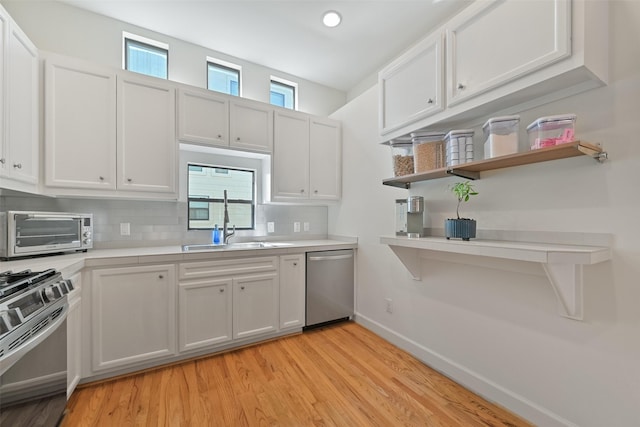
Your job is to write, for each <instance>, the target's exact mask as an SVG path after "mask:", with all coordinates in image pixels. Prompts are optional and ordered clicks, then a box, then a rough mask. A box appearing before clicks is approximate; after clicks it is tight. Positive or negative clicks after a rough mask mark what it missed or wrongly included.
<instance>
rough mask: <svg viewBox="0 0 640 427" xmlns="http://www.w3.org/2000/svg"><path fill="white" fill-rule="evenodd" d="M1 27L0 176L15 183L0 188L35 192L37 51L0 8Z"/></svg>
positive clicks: (36, 180)
mask: <svg viewBox="0 0 640 427" xmlns="http://www.w3.org/2000/svg"><path fill="white" fill-rule="evenodd" d="M0 25H1V26H2V28H1V30H2V36H1V38H2V40H1V43H0V45H1V49H2V51H1V52H0V57H1V61H2V64H1V65H2V67H1V69H0V78H1V80H2V81H1V84H0V86H1V87H2V89H0V90H1V91H2V93H1V94H2V98H1V99H0V104H2V106H1V107H0V108H1V112H2V116H1V117H0V123H1V124H0V129H1V135H0V138H1V140H0V176H4V177H6V178H9V179H10V180H11V181H13V182H14V183H15V185H14V184H12V183H10V182H9V181H7V180H4V179H3V187H8V188H12V189H16V190H24V191H37V184H38V181H39V180H38V177H39V164H38V158H39V156H38V147H39V144H38V138H39V136H38V122H39V118H38V111H39V108H38V106H39V104H38V51H37V49H36V47H35V46H34V44H33V43H32V42H31V41H30V40H29V38H28V37H27V36H26V35H25V34H24V32H22V30H21V29H20V28H19V27H18V25H17V24H16V23H15V22H14V21H13V20H12V19H11V17H10V16H9V14H8V13H7V12H6V11H5V10H4V9H3V8H2V7H0ZM5 183H7V184H6V185H5Z"/></svg>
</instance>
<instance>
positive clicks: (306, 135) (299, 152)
mask: <svg viewBox="0 0 640 427" xmlns="http://www.w3.org/2000/svg"><path fill="white" fill-rule="evenodd" d="M274 123H275V124H274V126H275V128H274V134H275V142H274V147H273V156H272V158H271V161H272V169H271V199H272V200H273V201H303V200H338V199H339V198H340V196H341V186H342V131H341V129H342V128H341V126H340V123H339V122H336V121H334V120H330V119H320V118H316V117H310V116H309V115H307V114H304V113H300V112H297V111H286V110H277V111H276V112H275V117H274Z"/></svg>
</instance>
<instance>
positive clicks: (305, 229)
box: [302, 222, 309, 231]
mask: <svg viewBox="0 0 640 427" xmlns="http://www.w3.org/2000/svg"><path fill="white" fill-rule="evenodd" d="M302 229H303V230H304V231H309V223H308V222H305V223H304V224H302Z"/></svg>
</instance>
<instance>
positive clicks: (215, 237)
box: [211, 224, 220, 245]
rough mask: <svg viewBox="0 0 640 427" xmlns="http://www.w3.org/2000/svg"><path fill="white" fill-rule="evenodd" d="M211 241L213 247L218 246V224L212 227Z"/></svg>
mask: <svg viewBox="0 0 640 427" xmlns="http://www.w3.org/2000/svg"><path fill="white" fill-rule="evenodd" d="M211 241H212V242H213V244H214V245H219V244H220V230H219V229H218V224H216V225H215V226H214V227H213V231H212V232H211Z"/></svg>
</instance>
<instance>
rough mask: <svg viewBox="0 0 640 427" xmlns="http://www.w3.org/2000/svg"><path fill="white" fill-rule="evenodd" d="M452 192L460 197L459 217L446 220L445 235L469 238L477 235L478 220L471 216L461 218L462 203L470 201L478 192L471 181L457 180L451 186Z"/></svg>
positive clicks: (457, 213)
mask: <svg viewBox="0 0 640 427" xmlns="http://www.w3.org/2000/svg"><path fill="white" fill-rule="evenodd" d="M451 192H452V193H453V194H454V195H455V196H456V198H457V199H458V206H457V207H456V216H457V218H450V219H447V220H445V222H444V235H445V237H446V238H447V240H449V239H450V238H452V237H453V238H454V239H462V240H469V239H473V238H475V237H476V220H475V219H470V218H460V204H461V203H462V202H468V201H469V198H470V197H471V196H475V195H477V194H478V192H477V191H475V189H474V188H473V185H472V184H471V182H469V181H465V182H457V183H455V184H454V185H453V187H451Z"/></svg>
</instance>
